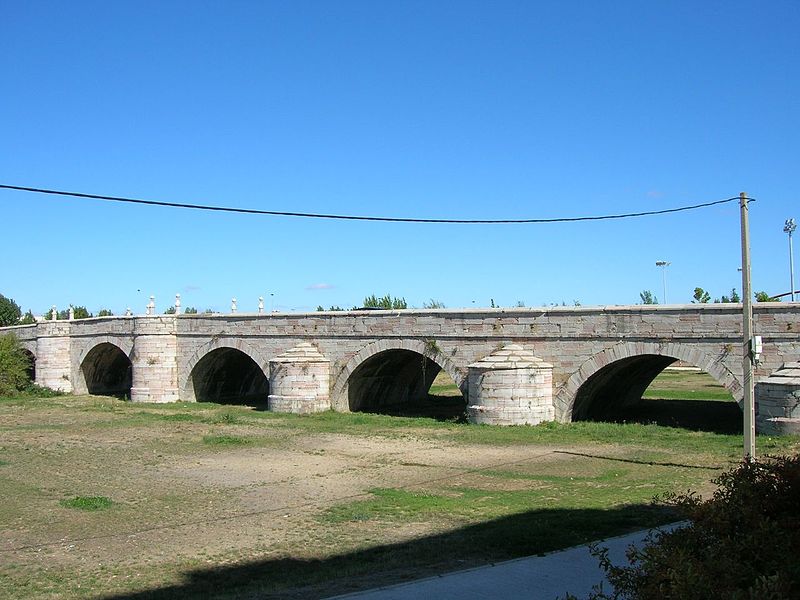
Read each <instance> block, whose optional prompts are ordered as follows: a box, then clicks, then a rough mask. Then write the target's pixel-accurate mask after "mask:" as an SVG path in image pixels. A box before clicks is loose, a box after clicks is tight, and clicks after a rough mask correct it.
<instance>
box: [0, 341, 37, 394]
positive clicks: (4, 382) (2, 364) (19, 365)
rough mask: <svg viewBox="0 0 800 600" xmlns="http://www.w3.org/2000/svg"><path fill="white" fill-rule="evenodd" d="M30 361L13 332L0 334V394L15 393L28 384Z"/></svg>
mask: <svg viewBox="0 0 800 600" xmlns="http://www.w3.org/2000/svg"><path fill="white" fill-rule="evenodd" d="M30 367H31V361H30V358H29V357H28V355H27V354H26V353H25V350H24V349H23V348H22V346H21V345H20V343H19V340H18V339H17V336H15V335H14V334H13V333H8V334H6V335H0V396H8V395H12V394H16V393H18V392H20V391H21V390H23V389H25V387H26V386H28V385H29V384H30V379H29V377H28V371H29V369H30Z"/></svg>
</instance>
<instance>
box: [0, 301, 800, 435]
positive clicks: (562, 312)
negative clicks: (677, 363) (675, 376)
mask: <svg viewBox="0 0 800 600" xmlns="http://www.w3.org/2000/svg"><path fill="white" fill-rule="evenodd" d="M754 323H755V333H756V334H758V335H760V336H762V339H763V342H764V352H763V355H762V362H761V363H759V365H757V368H756V371H755V379H756V382H757V383H761V382H763V384H764V385H759V386H757V401H759V406H760V407H761V408H760V412H759V421H758V424H759V427H760V428H762V429H763V428H764V427H771V428H775V427H777V428H778V429H780V428H781V427H788V426H789V425H786V423H790V422H786V421H781V419H793V418H795V416H794V415H795V414H796V408H795V407H796V400H797V398H796V389H794V388H792V385H793V384H790V385H779V384H777V383H775V382H773V381H771V380H769V379H770V377H771V376H772V375H774V374H776V372H777V371H779V370H780V369H782V368H784V365H786V364H794V363H798V362H800V325H798V323H800V304H797V303H764V304H756V305H755V307H754ZM7 331H11V332H14V333H15V334H16V335H17V336H18V337H19V338H20V340H21V341H22V343H23V345H24V346H25V347H26V348H27V349H28V350H30V351H31V352H32V353H33V354H34V356H35V358H36V380H37V383H39V384H41V385H47V386H48V387H53V388H56V389H61V390H64V391H73V390H74V391H77V392H83V391H85V390H86V389H88V385H87V382H86V381H85V378H86V373H85V369H84V368H83V367H84V366H85V365H84V363H85V362H86V361H87V356H90V355H92V356H94V358H95V359H97V352H100V351H103V352H116V353H119V356H116V358H119V360H116V358H115V360H95V361H94V364H95V365H119V364H123V363H125V360H127V361H129V368H130V369H131V371H132V377H131V379H132V385H131V389H130V397H131V399H132V400H133V401H137V402H172V401H176V400H179V399H180V400H186V401H193V400H197V399H198V398H197V397H196V390H195V385H194V382H195V381H198V382H202V390H204V391H205V392H207V391H208V390H214V389H217V390H221V391H220V392H219V393H223V392H224V391H225V389H228V388H226V386H229V385H230V384H231V378H232V377H238V376H240V375H241V376H246V377H248V378H254V377H261V378H262V379H263V378H265V380H266V381H267V382H268V383H264V384H263V385H261V384H259V385H255V384H253V385H252V386H250V388H248V389H252V390H256V391H258V393H261V391H260V390H262V389H263V390H267V388H268V389H269V391H268V392H267V391H264V392H263V393H264V396H265V397H264V401H265V402H267V400H269V401H270V404H271V405H272V407H273V409H275V410H288V411H293V412H295V411H300V412H311V411H317V410H327V408H328V407H331V408H333V409H334V410H340V411H347V410H350V407H351V406H355V407H358V406H360V405H361V404H360V399H359V398H355V397H354V396H356V395H357V394H358V393H361V392H362V391H363V393H368V392H369V391H370V390H372V391H375V390H378V389H383V390H387V389H390V388H391V390H393V391H392V395H393V397H395V398H398V399H399V398H402V397H412V396H413V397H416V396H417V395H418V394H419V392H420V390H421V389H422V387H424V385H426V384H427V380H428V378H429V377H430V376H431V374H432V371H433V374H434V375H435V371H438V370H439V369H442V370H444V371H446V372H447V373H448V374H449V375H450V377H451V378H452V379H453V380H454V381H455V382H456V384H457V385H458V386H459V388H460V389H461V391H462V393H463V394H464V396H465V397H466V399H467V403H468V406H469V411H470V414H471V415H473V419H474V420H476V421H481V420H482V421H484V422H493V423H498V424H499V423H508V424H511V423H529V422H540V421H542V420H551V419H552V420H557V421H570V420H572V419H573V418H574V415H578V416H579V415H581V414H585V413H587V410H586V408H587V406H588V405H590V404H592V403H594V405H599V404H602V403H603V402H605V401H606V398H609V397H611V396H612V395H613V394H611V392H614V394H617V393H624V392H625V391H626V390H628V391H630V390H633V391H636V390H637V389H639V388H641V387H642V386H644V387H646V386H647V385H648V384H649V381H650V380H652V377H654V376H655V375H656V374H657V373H658V372H659V371H660V370H661V369H663V367H664V365H666V364H669V362H670V361H672V360H681V361H684V362H686V363H688V364H691V365H694V366H697V367H699V368H701V369H703V370H704V371H706V372H708V373H709V374H711V375H712V376H713V377H714V378H715V379H716V380H717V381H718V382H720V383H721V384H722V385H724V386H725V387H726V388H727V389H728V390H729V391H730V392H731V394H732V395H733V397H734V399H736V400H737V401H738V402H741V398H742V385H741V379H742V367H741V364H742V322H741V306H740V305H734V304H715V305H708V304H705V305H700V304H693V305H674V306H660V305H655V306H654V305H648V306H615V307H555V308H546V309H545V308H543V309H533V308H519V309H479V310H402V311H369V312H366V311H351V312H319V313H309V314H276V313H271V314H263V313H262V314H258V313H256V314H246V313H239V312H237V313H234V314H228V315H203V314H199V315H160V316H158V315H147V316H135V317H134V316H124V317H103V318H93V319H82V320H72V321H47V322H40V323H37V324H35V325H30V326H20V327H12V328H4V329H2V330H0V333H4V332H7ZM509 346H513V348H510V349H509ZM504 348H505V349H506V352H508V353H510V354H509V355H507V356H506V357H505V358H503V355H502V353H500V354H498V352H499V351H501V350H502V349H504ZM222 349H225V352H224V353H223V354H219V353H217V355H216V356H218V357H219V360H204V358H205V357H207V356H208V355H209V354H210V353H212V352H215V351H220V350H222ZM92 353H94V354H92ZM304 353H307V356H306V359H308V360H305V359H302V356H303V355H304ZM511 354H516V355H517V358H519V359H522V358H523V357H524V359H525V360H524V361H522V362H525V361H527V363H526V366H522V367H519V368H516V369H505V368H502V369H498V368H495V369H492V368H489V364H490V363H492V362H496V363H499V362H502V361H504V360H507V359H508V358H509V356H511ZM312 355H313V360H311V359H310V358H311V357H312ZM229 356H230V357H232V359H233V358H235V357H240V358H241V357H245V358H246V360H244V362H242V363H241V364H239V363H237V365H238V366H237V367H236V369H233V370H232V368H229V366H230V365H228V363H227V362H226V360H228V358H227V357H229ZM120 357H122V358H120ZM414 357H416V358H414ZM491 357H494V358H491ZM518 362H520V361H518ZM245 363H247V364H245ZM248 365H249V366H248ZM203 369H205V371H204V372H203V373H200V370H203ZM392 369H394V371H392ZM95 371H96V369H95ZM101 375H102V374H97V373H96V372H93V376H97V377H99V376H101ZM776 376H778V375H776ZM248 381H250V380H249V379H248ZM354 382H357V385H356V383H354ZM233 383H235V382H233ZM351 383H353V385H351ZM387 386H388V387H387ZM234 387H235V386H234ZM642 389H644V388H642ZM267 396H269V398H268V397H267ZM199 399H202V398H199ZM576 404H577V405H576ZM581 404H582V406H581ZM786 415H789V416H786ZM767 420H769V423H767Z"/></svg>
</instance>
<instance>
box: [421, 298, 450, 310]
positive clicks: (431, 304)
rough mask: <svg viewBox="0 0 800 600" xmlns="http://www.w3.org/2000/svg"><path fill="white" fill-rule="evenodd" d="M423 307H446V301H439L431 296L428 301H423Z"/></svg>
mask: <svg viewBox="0 0 800 600" xmlns="http://www.w3.org/2000/svg"><path fill="white" fill-rule="evenodd" d="M422 308H446V307H445V305H444V302H439V301H438V300H434V299H433V298H431V299H430V300H429V301H428V302H423V303H422Z"/></svg>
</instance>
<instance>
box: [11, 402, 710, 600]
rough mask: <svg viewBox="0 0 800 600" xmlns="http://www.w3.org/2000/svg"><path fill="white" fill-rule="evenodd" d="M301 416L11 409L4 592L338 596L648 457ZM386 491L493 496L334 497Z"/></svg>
mask: <svg viewBox="0 0 800 600" xmlns="http://www.w3.org/2000/svg"><path fill="white" fill-rule="evenodd" d="M308 422H309V423H310V422H311V421H308ZM303 423H305V422H304V421H302V418H301V419H298V418H294V419H290V418H287V419H282V418H271V417H270V418H265V417H264V415H259V414H257V413H255V412H253V411H250V412H248V411H247V409H244V408H238V407H237V408H233V407H230V408H226V407H219V406H214V407H213V408H209V409H203V408H202V407H197V406H195V407H185V408H184V409H180V408H163V407H155V406H150V407H148V406H142V407H139V406H135V405H130V404H124V403H122V402H120V401H118V400H114V399H108V398H94V397H63V398H54V399H50V400H37V401H30V402H26V403H23V402H17V403H6V404H0V505H1V507H0V596H2V597H19V598H31V597H36V598H97V597H112V596H113V597H131V598H133V597H135V598H140V597H141V598H145V597H159V598H161V597H164V598H167V597H176V596H180V595H181V594H183V595H184V596H186V597H193V596H195V595H197V594H198V590H203V594H202V595H204V596H207V595H208V594H211V593H212V590H214V586H215V585H219V586H224V585H228V583H230V585H238V586H240V587H241V585H242V581H243V580H244V579H247V578H248V577H251V576H256V575H255V574H257V573H262V574H263V573H264V572H266V571H269V572H270V573H272V572H275V573H276V575H275V577H274V578H273V579H274V581H272V582H265V583H264V585H259V586H255V587H254V588H252V589H250V588H247V586H245V587H244V588H242V590H245V591H242V592H241V593H236V594H234V595H235V596H239V595H247V596H250V597H298V598H299V597H323V596H325V595H328V594H333V593H341V592H344V591H348V590H349V589H352V588H353V587H362V588H363V587H369V586H371V585H375V584H378V583H382V582H386V581H394V580H397V579H402V578H413V577H416V576H419V575H424V574H427V573H429V572H431V570H434V571H435V570H436V569H437V568H439V567H440V566H443V568H445V569H452V568H456V567H459V566H462V567H463V566H470V565H472V564H477V563H480V562H481V560H485V559H487V558H488V559H489V560H491V559H492V556H488V557H480V556H476V555H475V553H474V552H473V553H471V554H470V553H467V555H465V556H463V557H459V556H458V552H451V551H448V552H447V554H448V556H441V557H439V559H440V560H437V561H435V562H437V564H428V565H423V566H422V567H420V566H419V565H416V566H413V565H411V566H409V567H408V568H407V569H405V570H403V569H399V567H398V565H396V564H394V563H393V562H392V559H391V557H390V556H389V555H391V554H392V553H398V552H400V553H402V552H410V551H411V550H409V548H408V547H406V546H404V544H407V543H409V542H413V541H414V540H419V539H421V538H426V537H430V536H437V535H440V534H445V533H447V532H451V531H454V530H458V529H459V528H462V527H465V526H468V525H470V524H474V523H479V522H480V521H481V520H482V519H483V517H482V512H484V513H485V515H483V516H486V517H489V518H494V517H497V516H498V514H497V512H496V509H492V508H491V507H492V506H494V505H493V504H492V494H511V495H510V496H508V497H509V498H512V497H513V498H517V496H513V494H517V493H520V494H522V493H529V492H536V494H538V495H537V496H536V498H538V499H539V500H538V502H540V503H543V504H548V503H549V502H550V501H551V500H553V501H556V500H557V499H558V497H559V494H560V493H561V492H560V491H558V490H557V489H556V488H555V487H554V486H553V484H552V481H553V480H554V479H557V478H567V479H570V480H571V479H573V478H574V479H576V480H581V479H585V480H586V481H588V482H589V483H590V484H591V485H595V486H596V487H597V486H601V485H605V483H603V482H604V481H606V480H607V479H608V478H612V479H613V478H614V477H615V476H618V475H620V474H621V475H622V476H623V477H627V476H628V475H629V474H630V473H629V469H628V467H627V466H626V470H624V471H619V472H618V473H616V474H615V472H613V469H612V471H609V468H610V467H609V460H608V459H609V457H611V458H613V457H615V456H619V457H620V458H621V459H624V460H626V461H628V460H629V459H631V458H632V457H633V458H635V455H636V452H637V450H635V449H634V450H631V449H630V448H628V449H621V448H619V447H615V446H613V445H610V444H606V445H602V444H592V445H587V446H585V447H584V446H580V445H577V446H576V445H570V446H569V447H563V448H560V447H552V446H544V445H537V444H531V445H520V444H507V445H502V444H500V445H487V444H477V443H476V444H470V443H465V442H463V441H458V440H454V439H452V438H451V437H449V436H447V435H445V434H444V433H440V432H439V430H437V429H435V428H430V429H428V428H415V427H414V426H408V427H402V428H397V429H380V428H378V429H377V430H376V431H372V432H367V433H365V432H364V431H348V430H347V429H345V431H343V432H342V431H339V432H337V431H326V430H325V427H321V428H320V427H316V426H315V427H304V426H298V424H301V425H302V424H303ZM565 452H566V453H565ZM640 454H641V451H640ZM679 455H680V453H676V457H677V456H679ZM598 457H604V458H598ZM709 460H711V461H712V462H713V461H714V460H715V459H709ZM634 462H636V461H634ZM613 466H614V465H612V467H613ZM690 467H691V468H690ZM716 467H718V465H713V464H712V465H710V466H709V467H706V466H703V467H702V468H701V469H700V470H699V471H698V470H697V469H696V468H695V467H692V466H691V465H688V466H687V468H685V469H682V470H681V469H677V471H675V475H674V477H672V480H673V481H676V482H679V483H680V485H683V484H684V483H686V487H688V486H689V484H691V483H697V482H701V481H705V480H707V479H708V478H709V477H710V475H712V474H713V472H714V471H713V469H714V468H716ZM632 468H640V466H636V465H633V467H632ZM654 468H656V469H657V468H659V467H657V466H656V467H654V466H653V465H652V464H651V465H650V466H649V469H651V470H652V469H654ZM693 469H694V470H693ZM673 470H675V469H673ZM598 472H600V473H605V475H602V476H600V477H598V476H597V473H598ZM634 475H635V473H634ZM593 481H596V482H597V483H596V484H594V483H591V482H593ZM625 485H627V486H630V487H631V488H632V489H633V490H634V491H635V492H637V494H638V496H641V497H642V498H645V497H649V496H650V495H651V493H653V492H655V491H659V490H655V489H651V488H655V487H657V486H656V484H653V483H652V482H650V481H649V480H646V479H642V478H640V477H639V476H638V475H635V476H634V477H633V478H632V479H631V478H628V479H625ZM636 486H639V487H640V488H642V489H637V488H636ZM376 488H378V489H387V488H390V489H400V490H403V491H404V492H406V493H409V494H411V496H410V498H412V499H413V498H415V497H416V496H414V495H415V494H418V495H419V496H420V497H421V498H424V497H425V494H426V493H433V492H435V493H436V494H439V495H443V496H444V497H445V498H446V497H447V496H448V495H451V496H453V497H456V496H457V497H461V494H462V492H461V490H464V491H465V492H464V493H465V494H466V491H469V490H482V491H483V495H481V496H477V497H476V498H477V499H476V500H469V498H471V497H472V496H468V495H464V503H469V502H474V503H475V506H474V507H469V506H463V507H461V508H459V510H457V511H455V512H454V513H453V514H447V513H442V512H435V511H434V512H432V513H431V516H430V518H421V517H419V515H416V516H414V517H412V518H405V517H403V515H402V514H401V513H398V514H395V515H394V516H392V514H388V516H387V517H386V518H374V516H372V517H370V516H369V515H367V516H365V517H363V518H362V517H360V516H359V515H358V514H357V513H356V514H355V515H351V516H350V517H347V518H335V517H332V516H331V515H332V514H333V513H331V511H332V510H333V509H335V507H342V506H348V505H350V504H353V503H356V504H357V503H358V502H359V501H366V500H369V499H370V498H374V497H375V496H374V494H373V493H371V490H374V489H376ZM567 493H571V492H567ZM96 496H101V497H107V498H109V499H110V500H111V501H112V502H113V504H112V505H111V507H110V508H108V509H106V510H102V511H96V512H87V511H81V510H76V509H74V508H69V507H67V506H64V505H63V502H64V500H68V499H71V498H75V497H96ZM601 501H602V500H601ZM482 503H483V504H482ZM481 506H485V508H481ZM509 510H510V511H512V512H513V511H514V510H517V509H515V508H514V507H509ZM493 511H494V512H493ZM423 512H424V511H423ZM499 516H501V517H502V516H503V515H502V514H499ZM374 548H383V549H385V554H386V555H387V556H386V557H378V558H376V557H374V556H372V555H370V559H369V560H375V561H378V562H379V563H380V562H383V563H385V564H386V565H387V568H386V570H385V572H378V571H373V570H372V569H368V571H370V572H361V571H359V570H358V568H357V566H355V567H354V566H353V565H352V563H351V562H348V561H347V560H343V559H342V560H340V558H341V557H346V556H355V557H358V556H360V554H359V553H363V552H366V551H368V550H369V551H372V550H370V549H374ZM331 557H337V558H336V560H332V559H331ZM357 560H358V559H357V558H356V561H357ZM400 562H402V561H400ZM438 563H441V565H439V564H438ZM242 565H244V566H242ZM226 567H230V569H228V570H226ZM237 569H239V570H238V571H237ZM326 569H327V570H328V571H331V570H333V571H336V570H339V571H340V572H338V573H336V572H334V573H333V575H331V574H330V573H328V574H327V575H326V574H325V573H324V572H325V570H326ZM198 573H202V575H198ZM283 574H286V578H287V581H288V582H287V581H283V579H282V575H283ZM193 578H194V580H195V581H194V583H190V584H187V581H191V580H192V579H193ZM198 578H200V579H202V578H205V579H206V580H207V581H206V582H205V583H201V584H198V583H197V581H196V580H197V579H198ZM333 580H335V582H334V581H333ZM215 582H217V583H215ZM226 582H228V583H226ZM193 586H194V587H193ZM198 586H199V587H198ZM147 590H150V592H147ZM247 590H249V591H247ZM206 591H208V594H206V593H205V592H206ZM217 591H219V590H217ZM159 594H160V595H159ZM212 595H213V594H212ZM222 596H224V594H222ZM214 597H216V596H214Z"/></svg>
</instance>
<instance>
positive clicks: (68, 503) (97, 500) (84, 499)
mask: <svg viewBox="0 0 800 600" xmlns="http://www.w3.org/2000/svg"><path fill="white" fill-rule="evenodd" d="M59 504H61V506H63V507H64V508H76V509H78V510H86V511H97V510H106V509H107V508H111V505H112V504H114V503H113V502H112V501H111V499H110V498H106V497H105V496H75V497H74V498H70V499H69V500H62V501H61V502H59Z"/></svg>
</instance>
